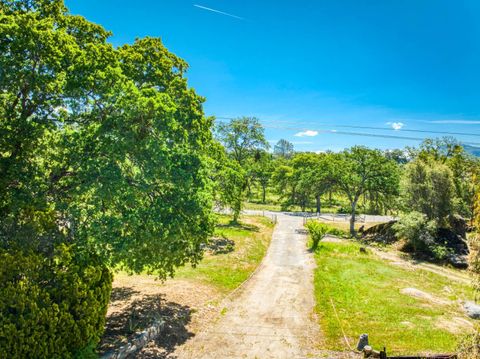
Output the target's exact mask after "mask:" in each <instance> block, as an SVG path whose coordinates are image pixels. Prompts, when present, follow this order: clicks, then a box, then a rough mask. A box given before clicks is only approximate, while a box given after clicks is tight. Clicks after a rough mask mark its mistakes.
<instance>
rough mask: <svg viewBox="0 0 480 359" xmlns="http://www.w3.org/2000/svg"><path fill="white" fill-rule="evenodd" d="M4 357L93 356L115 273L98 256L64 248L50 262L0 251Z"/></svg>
mask: <svg viewBox="0 0 480 359" xmlns="http://www.w3.org/2000/svg"><path fill="white" fill-rule="evenodd" d="M0 283H1V287H0V298H1V300H0V358H72V357H88V356H91V355H93V348H94V347H95V346H96V344H97V343H98V341H99V340H100V337H101V335H102V333H103V330H104V325H105V316H106V311H107V306H108V301H109V296H110V292H111V288H112V275H111V273H110V271H109V270H108V268H106V267H105V266H104V265H102V264H101V262H100V261H99V260H98V258H96V256H94V255H88V254H85V253H82V252H81V251H79V250H75V248H74V247H72V246H70V247H69V246H67V245H60V246H59V247H58V248H57V249H56V250H55V254H54V255H53V256H52V257H50V258H46V257H45V256H44V255H42V254H39V253H34V252H27V253H25V252H21V251H15V252H12V251H8V250H5V249H0Z"/></svg>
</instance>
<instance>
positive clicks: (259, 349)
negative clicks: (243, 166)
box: [177, 214, 321, 358]
mask: <svg viewBox="0 0 480 359" xmlns="http://www.w3.org/2000/svg"><path fill="white" fill-rule="evenodd" d="M277 220H278V224H277V226H276V227H275V230H274V232H273V237H272V242H271V245H270V248H269V249H268V252H267V255H266V256H265V258H264V260H263V262H262V264H261V265H260V267H259V268H258V270H257V272H256V273H255V274H254V275H253V276H252V278H251V279H250V280H249V281H248V282H246V283H245V285H244V286H243V287H241V289H240V290H239V291H238V292H236V293H234V294H233V295H232V296H231V301H230V302H227V303H226V304H224V307H225V308H224V309H223V310H222V313H223V314H222V315H221V317H220V318H219V319H218V321H217V322H216V323H214V324H212V326H211V327H210V328H207V329H206V330H205V331H203V332H201V333H199V334H197V335H196V336H195V337H194V338H192V339H191V341H190V342H188V343H187V344H186V346H185V347H184V348H182V350H181V352H180V353H177V355H178V358H305V357H307V356H309V354H310V353H312V352H313V351H314V348H313V346H314V345H313V344H314V343H318V342H319V341H320V340H321V338H320V333H319V331H318V324H317V322H316V320H315V317H314V311H313V308H314V304H315V301H314V297H313V268H314V260H313V257H312V255H311V254H310V253H309V252H308V251H307V249H306V243H305V241H306V236H305V235H304V234H301V233H299V232H297V230H298V229H301V228H302V227H303V226H302V223H303V222H302V220H303V219H302V218H301V217H298V216H290V215H286V214H278V215H277Z"/></svg>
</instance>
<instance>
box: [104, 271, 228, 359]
mask: <svg viewBox="0 0 480 359" xmlns="http://www.w3.org/2000/svg"><path fill="white" fill-rule="evenodd" d="M220 299H221V293H220V292H219V291H218V290H217V289H216V288H214V287H213V286H209V285H206V284H203V283H198V282H194V281H190V280H182V279H175V280H168V281H166V282H164V283H162V282H161V281H157V280H155V278H154V277H152V276H145V275H133V276H129V275H126V274H117V275H116V276H115V280H114V282H113V290H112V296H111V301H110V306H109V309H108V313H107V323H106V332H105V335H104V337H103V339H102V342H101V345H100V350H101V353H103V352H106V351H108V350H111V349H114V348H118V347H119V346H121V345H122V344H126V343H127V342H129V341H130V340H131V339H132V338H133V337H134V336H135V334H136V332H138V331H141V330H142V329H145V328H147V327H149V326H150V325H151V324H152V323H153V321H154V320H156V319H161V320H164V321H165V322H166V325H165V330H164V332H163V334H162V335H161V337H160V338H159V339H158V340H156V341H154V342H152V343H150V344H149V345H147V346H146V347H145V348H143V349H142V350H141V351H140V352H139V353H137V355H136V356H135V357H136V358H167V357H171V355H172V354H173V353H174V352H175V350H177V348H178V346H180V345H182V344H183V343H185V342H186V341H187V340H188V339H189V338H191V337H192V336H194V333H195V332H197V331H198V330H199V327H200V326H201V325H204V324H205V323H208V322H209V321H211V320H212V319H213V318H214V317H215V315H216V313H217V308H216V307H215V306H214V305H212V304H211V303H215V301H219V300H220Z"/></svg>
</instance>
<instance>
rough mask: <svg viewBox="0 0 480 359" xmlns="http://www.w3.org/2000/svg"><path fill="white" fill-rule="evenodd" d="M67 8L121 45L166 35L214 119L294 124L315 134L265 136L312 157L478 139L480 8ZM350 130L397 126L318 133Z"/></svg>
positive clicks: (372, 4)
mask: <svg viewBox="0 0 480 359" xmlns="http://www.w3.org/2000/svg"><path fill="white" fill-rule="evenodd" d="M66 4H67V6H68V7H69V8H70V9H71V11H72V12H73V13H74V14H80V15H83V16H85V17H87V18H88V19H89V20H91V21H94V22H96V23H99V24H102V25H103V26H104V27H106V28H107V29H108V30H111V31H112V32H113V34H114V36H113V37H112V38H111V40H110V41H111V42H112V43H113V44H114V45H115V46H119V45H121V44H123V43H131V42H133V41H134V39H135V38H137V37H144V36H159V37H161V38H162V40H163V41H164V43H165V45H166V46H167V47H168V48H169V49H170V50H171V51H173V52H174V53H175V54H177V55H178V56H180V57H182V58H183V59H185V60H186V61H187V62H188V63H189V65H190V69H189V71H188V73H187V77H188V79H189V84H190V85H191V86H192V87H194V88H195V90H196V91H197V92H198V93H199V94H201V95H202V96H205V97H206V99H207V101H206V103H205V112H206V114H207V115H218V116H220V117H237V116H256V117H259V118H261V119H262V120H263V121H272V122H274V123H276V124H280V123H283V122H293V123H290V124H289V125H291V127H295V128H297V127H298V128H300V127H301V128H305V129H304V130H303V131H301V132H305V133H308V135H304V136H296V135H298V131H297V132H296V131H295V130H290V129H288V128H286V127H288V126H277V127H276V128H274V126H271V127H268V128H267V130H266V134H267V137H268V139H269V140H270V141H272V142H273V141H276V140H278V139H280V138H285V139H287V140H289V141H291V142H293V143H294V144H295V147H296V149H298V150H308V151H317V150H326V149H331V150H341V149H343V148H345V147H349V146H351V145H355V144H360V145H367V146H370V147H376V148H380V149H386V148H402V147H404V146H406V145H412V143H411V140H408V139H405V138H401V137H413V136H404V135H405V133H403V134H401V133H400V132H398V131H404V132H411V133H412V134H413V133H415V136H414V137H419V138H426V137H435V136H443V135H453V136H455V137H458V139H459V140H461V141H463V142H465V143H474V142H478V136H479V134H480V108H479V106H480V105H479V104H480V101H479V99H480V86H478V84H479V83H480V70H479V66H478V64H479V63H480V2H479V1H477V0H462V1H450V0H422V1H417V0H404V1H384V0H367V1H356V0H324V1H311V0H309V1H307V0H300V1H293V0H288V1H286V0H276V1H273V0H263V1H254V0H242V1H240V0H231V1H222V0H195V1H194V2H193V1H186V0H175V1H147V0H137V1H135V2H132V1H127V0H117V1H113V0H104V1H101V2H98V1H93V0H82V1H80V0H67V1H66ZM292 119H294V120H292ZM312 119H315V120H312ZM325 126H328V128H327V127H325ZM342 128H344V129H348V128H351V129H362V131H361V132H368V133H372V134H378V131H381V129H385V130H388V129H390V131H386V132H385V131H382V132H381V134H390V135H391V136H396V137H389V138H385V137H376V136H359V135H358V136H354V135H350V134H347V133H346V132H356V131H347V130H345V131H344V130H342V131H340V130H337V132H335V133H333V132H330V133H325V132H320V131H318V129H331V130H334V129H342ZM363 130H365V131H363ZM367 130H368V131H367ZM392 131H395V132H394V133H391V132H392ZM315 132H316V134H314V133H315ZM342 132H343V133H342ZM358 132H360V131H358ZM300 137H303V138H300Z"/></svg>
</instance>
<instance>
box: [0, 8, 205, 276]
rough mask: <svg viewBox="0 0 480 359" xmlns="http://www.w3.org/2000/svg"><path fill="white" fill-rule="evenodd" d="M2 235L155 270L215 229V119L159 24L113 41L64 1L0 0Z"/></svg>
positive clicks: (181, 257) (13, 242)
mask: <svg viewBox="0 0 480 359" xmlns="http://www.w3.org/2000/svg"><path fill="white" fill-rule="evenodd" d="M0 4H1V5H0V6H1V10H2V14H1V15H0V54H1V55H0V134H1V136H0V138H1V139H0V170H1V173H2V176H1V179H0V214H1V216H0V221H1V223H0V231H1V232H0V238H1V239H0V240H1V242H0V243H1V245H2V247H11V246H18V245H26V244H28V245H30V246H31V247H33V248H36V249H37V250H40V249H41V250H43V251H48V248H53V247H54V244H55V242H56V241H57V242H69V243H76V245H78V246H79V247H82V248H85V249H88V250H89V251H94V252H96V253H97V254H99V255H100V256H101V257H102V258H103V259H104V260H105V262H108V263H110V264H112V265H114V264H120V265H121V266H123V267H124V268H125V269H128V270H133V271H141V270H144V269H149V270H150V271H152V272H155V273H156V274H158V275H159V276H165V275H167V274H169V273H172V272H173V270H174V268H175V267H176V266H178V265H181V264H183V263H185V262H186V261H191V262H194V263H195V262H196V261H198V260H199V258H200V255H201V254H200V253H201V251H200V248H201V244H202V243H203V242H204V241H205V240H206V238H207V236H208V235H209V233H211V231H212V226H213V221H212V216H211V208H212V195H211V183H210V178H209V176H208V171H209V169H208V161H207V156H208V151H209V147H210V146H211V144H212V135H211V131H210V129H211V126H212V119H210V118H207V117H205V116H204V113H203V108H202V103H203V101H204V99H203V98H202V97H201V96H199V95H198V94H196V93H195V91H194V90H193V89H191V88H189V87H188V84H187V80H186V78H185V71H186V70H187V68H188V66H187V64H186V62H185V61H183V60H182V59H180V58H178V57H177V56H175V55H174V54H172V53H171V52H169V51H168V50H167V49H166V48H165V47H164V45H163V44H162V42H161V40H160V39H158V38H144V39H138V40H136V41H135V43H133V44H131V45H124V46H121V47H119V48H118V49H115V48H113V47H112V45H111V44H109V43H108V42H107V39H108V37H109V35H110V33H109V32H108V31H106V30H105V29H103V28H102V27H101V26H99V25H96V24H93V23H91V22H88V21H87V20H85V19H84V18H83V17H81V16H74V15H71V14H69V13H68V11H67V9H66V8H65V6H64V5H63V2H62V1H56V0H34V1H27V0H23V1H5V0H4V1H1V2H0Z"/></svg>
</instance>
